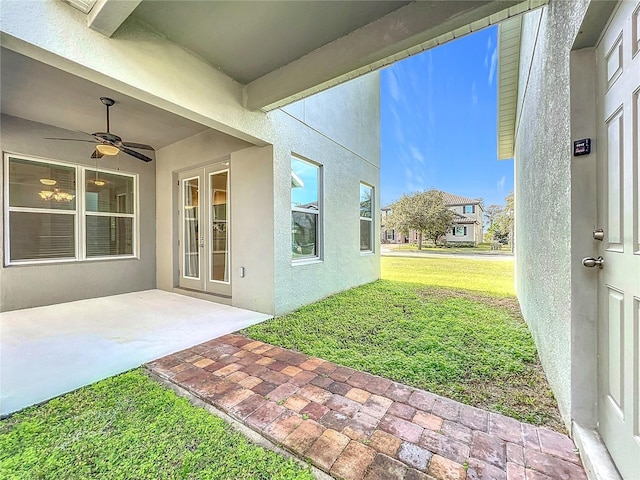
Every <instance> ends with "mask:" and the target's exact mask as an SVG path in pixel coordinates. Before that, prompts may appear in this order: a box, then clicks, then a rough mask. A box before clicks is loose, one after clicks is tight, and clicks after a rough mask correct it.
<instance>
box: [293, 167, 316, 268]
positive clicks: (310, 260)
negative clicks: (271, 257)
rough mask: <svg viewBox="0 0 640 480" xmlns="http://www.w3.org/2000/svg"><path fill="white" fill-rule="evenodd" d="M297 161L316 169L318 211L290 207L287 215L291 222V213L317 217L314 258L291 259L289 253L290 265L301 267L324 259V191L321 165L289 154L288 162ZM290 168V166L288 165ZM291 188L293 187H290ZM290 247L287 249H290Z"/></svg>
mask: <svg viewBox="0 0 640 480" xmlns="http://www.w3.org/2000/svg"><path fill="white" fill-rule="evenodd" d="M294 159H295V160H298V161H300V162H304V163H308V164H309V165H311V166H313V167H315V168H317V169H318V209H317V210H314V209H313V208H300V207H294V206H291V213H290V214H289V221H290V222H291V219H292V218H293V212H301V213H312V214H314V215H316V216H317V219H316V254H315V255H314V256H308V257H300V258H295V257H293V252H292V253H291V255H292V257H291V263H292V265H301V264H307V263H316V262H321V261H322V260H323V258H324V247H323V243H324V242H323V233H324V232H323V228H322V223H323V215H322V211H323V191H324V188H323V187H324V185H323V168H322V165H320V164H319V163H316V162H312V161H311V160H308V159H306V158H303V157H301V156H299V155H295V154H291V156H290V161H293V160H294ZM290 167H291V165H290ZM291 173H292V174H293V169H291ZM290 188H293V187H290ZM289 196H290V197H291V191H290V193H289ZM291 247H292V245H291V246H290V247H289V248H290V249H291Z"/></svg>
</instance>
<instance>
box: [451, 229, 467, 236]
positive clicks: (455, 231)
mask: <svg viewBox="0 0 640 480" xmlns="http://www.w3.org/2000/svg"><path fill="white" fill-rule="evenodd" d="M453 234H454V235H455V236H456V237H464V236H465V235H466V234H467V227H454V228H453Z"/></svg>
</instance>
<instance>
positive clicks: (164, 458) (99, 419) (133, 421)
mask: <svg viewBox="0 0 640 480" xmlns="http://www.w3.org/2000/svg"><path fill="white" fill-rule="evenodd" d="M0 478H2V479H16V480H17V479H20V480H27V479H56V480H58V479H109V480H112V479H154V480H155V479H200V480H207V479H229V480H235V479H265V480H266V479H309V480H311V479H312V478H313V477H312V475H311V473H310V472H309V471H308V469H303V468H301V467H300V465H299V464H297V463H295V462H293V461H292V460H288V459H285V458H284V457H282V456H281V455H278V454H276V453H274V452H271V451H269V450H265V449H263V448H262V447H258V446H256V445H254V444H252V443H250V442H249V441H248V440H247V439H246V438H245V437H243V436H242V435H241V434H239V433H237V432H236V431H234V430H233V429H232V428H231V427H229V426H228V425H227V424H226V423H225V422H224V421H222V420H221V419H219V418H218V417H215V416H213V415H211V414H210V413H208V412H207V411H206V410H203V409H201V408H197V407H194V406H192V405H191V404H190V403H189V402H188V401H187V400H186V399H184V398H180V397H178V396H177V395H176V394H175V393H174V392H173V391H171V390H168V389H166V388H164V387H162V386H161V385H159V384H158V383H156V382H154V381H152V380H151V379H149V378H148V377H147V376H146V375H144V374H143V373H142V371H141V370H134V371H131V372H128V373H124V374H122V375H118V376H116V377H111V378H108V379H106V380H103V381H101V382H98V383H95V384H93V385H90V386H88V387H85V388H82V389H80V390H77V391H75V392H72V393H69V394H67V395H64V396H62V397H58V398H55V399H53V400H51V401H49V402H47V403H45V404H43V405H40V406H36V407H32V408H28V409H26V410H23V411H21V412H19V413H17V414H15V415H13V416H12V417H9V418H8V419H5V420H3V421H2V422H0Z"/></svg>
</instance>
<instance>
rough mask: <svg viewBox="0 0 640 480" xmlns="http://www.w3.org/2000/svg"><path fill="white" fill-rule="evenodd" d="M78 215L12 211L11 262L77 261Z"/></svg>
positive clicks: (10, 223)
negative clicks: (63, 259)
mask: <svg viewBox="0 0 640 480" xmlns="http://www.w3.org/2000/svg"><path fill="white" fill-rule="evenodd" d="M75 218H76V216H75V215H68V214H59V213H30V212H9V231H10V232H11V233H10V238H9V242H10V243H9V245H10V248H11V261H15V260H36V259H52V258H56V259H57V258H75V255H76V246H75V235H76V234H75Z"/></svg>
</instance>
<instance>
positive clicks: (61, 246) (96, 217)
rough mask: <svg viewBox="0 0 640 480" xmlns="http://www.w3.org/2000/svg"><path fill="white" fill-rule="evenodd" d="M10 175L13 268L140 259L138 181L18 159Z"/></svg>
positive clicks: (8, 247)
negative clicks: (80, 261)
mask: <svg viewBox="0 0 640 480" xmlns="http://www.w3.org/2000/svg"><path fill="white" fill-rule="evenodd" d="M5 172H6V176H5V206H6V207H5V225H6V226H7V230H8V232H7V235H6V237H5V239H6V240H5V242H6V243H5V253H6V256H5V258H6V263H7V264H8V265H13V264H23V263H39V262H55V261H69V260H76V261H78V260H86V259H95V258H112V257H123V256H125V257H127V256H129V257H130V256H134V255H135V252H136V230H137V229H136V225H137V221H136V215H137V212H136V203H137V176H136V175H133V174H124V173H120V172H118V173H114V172H104V171H99V170H95V169H88V168H85V167H80V166H74V165H68V164H63V163H58V162H52V161H48V160H42V159H34V158H25V157H18V156H14V155H5ZM79 179H80V181H78V180H79Z"/></svg>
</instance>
